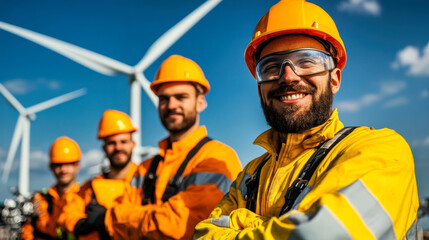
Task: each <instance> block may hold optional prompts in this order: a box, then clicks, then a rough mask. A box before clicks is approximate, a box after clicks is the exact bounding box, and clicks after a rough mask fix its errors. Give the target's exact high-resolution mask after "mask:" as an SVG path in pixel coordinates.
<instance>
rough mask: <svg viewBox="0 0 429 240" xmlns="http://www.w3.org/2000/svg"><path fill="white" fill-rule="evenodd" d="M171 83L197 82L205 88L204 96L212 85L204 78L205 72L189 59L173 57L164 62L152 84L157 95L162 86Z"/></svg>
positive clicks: (151, 86)
mask: <svg viewBox="0 0 429 240" xmlns="http://www.w3.org/2000/svg"><path fill="white" fill-rule="evenodd" d="M170 82H195V83H198V84H200V85H201V86H202V87H203V94H206V93H207V92H208V91H209V90H210V84H209V82H208V81H207V79H206V78H205V76H204V73H203V70H201V68H200V66H198V64H196V63H195V62H194V61H192V60H191V59H189V58H185V57H182V56H179V55H171V56H170V57H168V58H167V59H165V60H164V62H162V64H161V66H160V67H159V69H158V72H157V73H156V75H155V79H154V81H153V82H152V83H151V84H150V88H151V89H152V91H153V92H154V93H155V94H157V93H156V92H157V90H158V87H159V85H160V84H163V83H170Z"/></svg>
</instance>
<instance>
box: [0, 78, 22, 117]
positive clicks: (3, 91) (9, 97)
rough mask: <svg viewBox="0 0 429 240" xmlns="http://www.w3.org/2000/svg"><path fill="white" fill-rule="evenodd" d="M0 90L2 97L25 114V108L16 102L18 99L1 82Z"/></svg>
mask: <svg viewBox="0 0 429 240" xmlns="http://www.w3.org/2000/svg"><path fill="white" fill-rule="evenodd" d="M0 92H1V94H2V95H3V97H4V98H6V100H7V101H8V102H9V103H10V105H12V107H14V108H15V109H16V110H17V111H18V112H19V113H20V114H25V112H26V111H25V108H24V107H23V106H22V105H21V103H19V102H18V100H17V99H16V98H15V97H14V96H13V95H12V93H10V92H9V91H8V90H7V89H6V88H5V86H3V84H1V83H0Z"/></svg>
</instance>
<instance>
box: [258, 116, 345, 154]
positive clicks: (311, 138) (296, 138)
mask: <svg viewBox="0 0 429 240" xmlns="http://www.w3.org/2000/svg"><path fill="white" fill-rule="evenodd" d="M343 127H344V125H343V123H341V122H340V120H339V119H338V111H337V109H334V110H333V111H332V114H331V117H330V118H329V119H328V120H327V121H326V122H325V123H323V124H322V125H319V126H317V127H314V128H311V129H308V130H306V131H304V132H302V133H289V134H288V136H287V142H286V143H281V140H280V134H279V133H278V132H277V131H275V130H274V129H269V130H267V131H265V132H263V133H262V134H261V135H259V136H258V137H257V138H256V139H255V141H254V142H253V144H255V145H259V146H261V147H263V148H265V149H266V150H267V152H268V153H270V154H271V155H272V156H277V155H278V152H279V151H280V148H281V147H282V145H283V144H286V145H289V146H301V148H303V149H308V148H314V147H317V146H318V145H319V144H321V143H322V142H324V141H326V140H328V139H331V138H333V137H334V136H335V133H336V132H338V131H339V130H341V129H342V128H343Z"/></svg>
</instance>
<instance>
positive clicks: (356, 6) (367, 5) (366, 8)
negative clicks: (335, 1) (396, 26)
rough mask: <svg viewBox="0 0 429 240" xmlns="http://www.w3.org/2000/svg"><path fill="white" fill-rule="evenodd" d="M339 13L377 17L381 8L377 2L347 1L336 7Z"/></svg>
mask: <svg viewBox="0 0 429 240" xmlns="http://www.w3.org/2000/svg"><path fill="white" fill-rule="evenodd" d="M338 9H339V10H340V11H345V12H351V13H360V14H369V15H373V16H379V15H380V14H381V6H380V4H379V3H378V1H377V0H347V1H342V2H341V3H340V5H339V6H338Z"/></svg>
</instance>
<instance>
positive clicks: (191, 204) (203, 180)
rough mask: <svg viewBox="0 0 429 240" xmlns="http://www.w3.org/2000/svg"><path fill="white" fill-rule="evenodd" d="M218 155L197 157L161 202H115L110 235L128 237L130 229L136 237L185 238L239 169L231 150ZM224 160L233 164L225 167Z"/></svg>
mask: <svg viewBox="0 0 429 240" xmlns="http://www.w3.org/2000/svg"><path fill="white" fill-rule="evenodd" d="M222 157H223V160H222V161H221V160H219V159H215V158H206V159H204V160H203V161H201V162H200V163H199V164H198V165H197V166H196V167H195V168H194V169H193V170H192V173H191V174H189V175H187V176H185V177H184V180H183V181H182V184H181V185H180V187H179V193H178V194H176V195H174V196H173V197H171V198H170V199H169V200H168V201H166V202H164V203H162V204H159V205H153V204H152V205H144V206H142V205H132V206H131V205H130V204H126V203H123V204H121V205H118V206H116V207H115V208H114V209H113V210H112V212H111V214H112V218H113V223H114V224H113V227H114V231H113V232H114V234H115V235H114V238H118V239H119V238H122V237H129V236H130V233H131V232H134V234H135V235H138V237H139V238H142V237H145V238H149V239H153V238H155V239H189V238H190V237H191V236H192V233H193V230H194V227H195V225H196V224H197V223H198V222H199V221H201V220H203V219H205V218H207V217H208V215H209V213H210V211H211V210H212V209H213V208H214V207H215V206H216V204H217V203H218V202H219V201H220V200H221V198H222V196H224V194H225V193H226V192H227V191H228V187H229V185H230V184H231V182H232V179H233V178H234V177H235V176H236V175H237V174H238V172H239V171H240V169H241V165H240V162H239V160H238V158H237V156H236V154H235V153H234V152H233V151H232V150H231V151H229V152H228V155H225V156H222ZM226 159H227V160H226ZM226 161H228V162H232V163H233V164H232V165H230V166H228V167H226V166H225V162H226ZM234 164H235V165H234ZM172 229H174V231H172Z"/></svg>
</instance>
